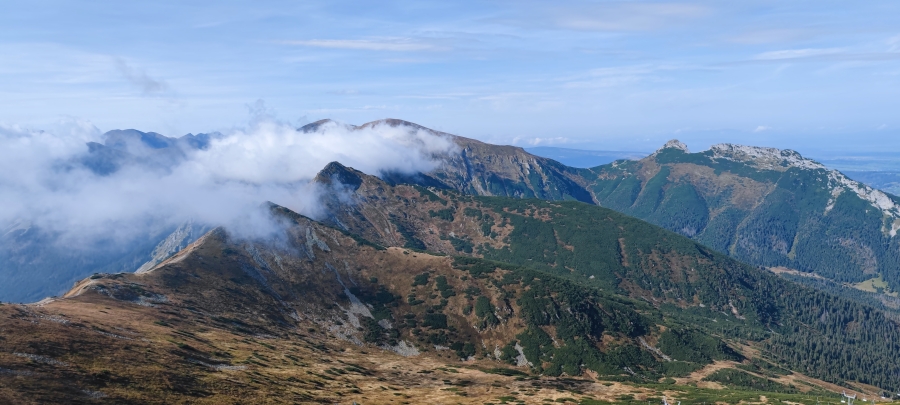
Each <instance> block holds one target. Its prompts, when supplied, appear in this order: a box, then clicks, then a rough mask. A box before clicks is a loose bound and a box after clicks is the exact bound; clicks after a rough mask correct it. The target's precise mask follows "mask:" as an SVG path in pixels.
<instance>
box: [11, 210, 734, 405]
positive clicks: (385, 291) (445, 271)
mask: <svg viewBox="0 0 900 405" xmlns="http://www.w3.org/2000/svg"><path fill="white" fill-rule="evenodd" d="M272 209H273V211H274V212H276V213H277V214H278V215H280V216H281V217H282V218H283V219H284V221H285V226H286V228H285V229H286V231H285V233H284V234H283V235H281V236H280V237H276V238H274V239H268V240H252V241H250V240H241V239H235V238H234V237H233V236H230V235H229V234H228V233H227V232H226V231H224V230H222V229H216V230H213V231H211V232H210V233H208V234H207V235H205V236H203V237H202V238H200V239H199V240H198V241H197V242H196V243H194V244H192V245H191V246H189V247H188V248H187V249H185V250H183V251H181V252H180V253H179V254H177V255H175V256H174V257H172V258H171V259H169V260H167V261H166V262H164V263H162V264H160V265H159V266H157V267H155V268H153V269H151V270H149V271H147V272H144V273H141V274H117V275H97V276H94V277H91V278H89V279H87V280H84V281H83V282H81V283H79V284H78V285H77V286H76V287H75V288H74V289H73V290H72V291H70V292H69V293H68V294H67V295H66V296H65V297H64V298H62V299H59V300H53V301H49V302H45V303H42V304H40V305H31V306H21V305H15V306H10V305H7V306H2V307H0V381H2V382H3V384H0V393H2V394H4V395H5V398H18V399H19V400H25V399H26V398H30V399H32V400H33V399H39V400H40V401H43V402H71V401H73V400H79V401H88V402H89V401H90V400H91V399H92V398H93V399H102V400H103V401H112V402H116V403H150V402H153V403H173V402H192V403H194V402H199V403H248V402H253V403H256V402H265V401H267V400H270V401H271V400H274V401H276V402H297V401H314V402H327V403H332V402H334V401H335V400H341V401H348V402H349V401H350V400H360V399H363V398H364V399H366V402H368V403H372V402H371V401H373V400H375V399H376V398H379V397H387V398H396V396H395V395H399V396H402V397H405V398H410V397H417V396H419V395H423V398H427V397H431V398H433V399H440V398H441V397H443V396H456V395H462V396H463V397H462V398H458V400H459V402H463V401H465V402H474V403H483V402H484V400H487V399H497V398H498V397H501V398H502V397H504V396H506V397H509V396H510V395H516V394H518V392H517V390H519V391H522V390H525V391H526V392H529V393H530V394H531V395H533V396H535V398H534V399H535V400H539V399H543V398H549V399H554V398H561V397H562V396H564V395H567V394H568V395H573V393H572V391H574V392H577V393H578V395H579V396H582V397H584V396H585V395H588V398H590V397H591V396H594V395H598V394H599V396H600V397H601V398H604V397H605V399H613V398H612V397H611V396H610V395H608V393H607V395H603V393H602V392H601V391H603V390H604V388H602V387H603V386H601V385H599V384H596V383H594V382H592V381H590V380H557V379H546V378H545V379H541V380H532V381H531V382H529V383H527V384H518V383H516V382H514V381H512V378H510V376H514V377H518V378H519V379H522V376H526V375H527V371H529V370H530V371H532V372H535V373H543V374H545V375H549V376H554V375H560V374H563V373H565V374H568V375H569V376H575V375H580V374H582V372H583V371H584V370H592V372H595V373H598V374H599V375H600V376H617V377H618V378H624V379H629V380H635V381H648V380H649V381H656V380H657V379H658V378H661V377H662V376H664V375H675V376H679V375H685V373H686V372H690V371H692V370H695V369H696V368H697V367H698V365H701V364H706V363H709V362H710V361H712V360H713V359H732V360H739V359H741V355H739V354H737V353H736V352H734V351H733V350H732V349H730V348H728V347H727V346H725V345H723V344H722V343H721V342H720V341H718V340H717V339H715V338H710V337H703V338H689V339H687V340H686V343H684V342H682V343H683V344H686V345H687V346H686V347H688V348H691V347H694V346H697V345H701V347H700V349H701V350H700V351H699V352H700V353H702V354H703V355H704V356H707V357H700V358H690V359H684V360H683V361H665V360H664V357H663V356H664V355H661V354H659V353H658V350H656V351H654V350H651V349H650V348H649V346H646V341H647V340H649V341H657V340H659V339H660V338H659V337H658V336H668V335H666V334H665V333H664V332H663V333H662V335H660V333H661V331H660V330H659V329H658V328H657V327H656V326H655V325H654V324H653V323H652V322H651V321H650V320H649V319H648V318H646V316H645V315H642V314H641V313H640V312H645V311H647V310H649V309H650V307H648V306H646V305H644V304H639V303H636V302H632V301H629V300H623V299H621V298H616V297H612V296H608V295H604V294H601V293H600V292H598V291H596V290H593V289H591V288H589V287H585V286H580V285H578V284H575V283H571V282H568V281H565V280H561V279H557V278H555V277H549V276H548V275H546V274H542V273H539V272H535V271H532V270H528V269H525V268H520V267H517V266H511V265H506V264H501V263H491V262H486V261H482V260H478V259H465V258H451V257H447V256H435V255H430V254H424V253H418V252H410V251H408V250H404V249H397V248H388V249H385V248H383V247H380V246H377V245H374V244H371V243H369V242H366V241H365V240H363V239H360V238H358V237H353V236H351V235H347V234H345V233H343V232H341V231H338V230H336V229H333V228H329V227H327V226H324V225H321V224H319V223H316V222H314V221H311V220H309V219H307V218H303V217H301V216H299V215H297V214H295V213H292V212H290V211H288V210H286V209H284V208H281V207H277V206H273V207H272ZM100 314H104V315H100ZM334 338H338V340H337V341H334V342H332V343H326V342H328V341H329V340H331V339H334ZM662 339H663V340H665V338H662ZM642 343H643V345H642ZM707 346H708V347H707ZM379 348H380V350H384V352H381V351H379ZM370 350H374V351H375V352H374V354H372V355H371V356H368V355H366V354H367V353H368V351H370ZM716 350H718V352H716ZM348 352H349V353H348ZM390 352H393V353H396V354H397V355H399V356H397V355H391V354H389V353H390ZM342 353H346V354H342ZM360 353H361V354H362V355H361V354H360ZM400 356H408V357H416V360H415V361H408V360H403V358H402V357H400ZM379 359H386V360H387V361H390V362H392V363H393V364H394V366H393V367H385V366H384V365H383V364H379V363H380V361H379ZM460 359H467V360H466V361H464V362H460ZM326 363H327V364H326ZM448 363H449V364H451V365H456V366H457V367H458V366H461V365H465V366H467V367H469V368H470V370H466V371H465V374H464V375H453V374H459V371H455V370H451V369H447V368H445V365H447V364H448ZM400 365H402V367H398V366H400ZM504 365H506V366H509V365H518V366H521V367H522V371H516V370H510V369H506V368H504ZM498 367H499V368H498ZM392 369H400V370H402V371H395V370H392ZM438 369H439V370H440V371H438ZM479 369H480V370H485V371H478V370H479ZM433 373H434V374H436V375H440V376H442V377H443V381H442V380H438V379H436V378H433V377H431V376H428V377H427V378H426V376H425V375H424V374H433ZM490 373H494V374H498V373H499V374H500V375H499V376H494V375H492V374H490ZM348 374H349V375H348ZM503 375H505V376H507V377H502V376H503ZM385 377H387V378H390V379H391V382H390V383H388V382H380V381H386V380H385ZM463 377H465V378H463ZM473 380H476V381H479V382H480V383H481V384H479V385H474V384H473ZM385 385H395V386H397V385H399V386H401V387H403V389H402V390H400V389H398V388H390V389H388V388H384V386H385ZM379 386H380V388H379ZM448 386H449V388H452V389H449V392H441V390H439V389H438V388H448ZM504 387H507V388H504ZM384 391H388V392H384ZM398 391H399V392H398ZM638 391H640V390H638ZM387 398H384V402H387V401H386V399H387ZM454 402H457V401H455V400H454ZM378 403H381V401H379V402H378Z"/></svg>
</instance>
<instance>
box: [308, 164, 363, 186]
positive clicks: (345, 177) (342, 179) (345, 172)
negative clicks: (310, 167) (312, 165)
mask: <svg viewBox="0 0 900 405" xmlns="http://www.w3.org/2000/svg"><path fill="white" fill-rule="evenodd" d="M361 175H365V174H364V173H362V172H360V171H359V170H356V169H353V168H351V167H347V166H344V165H342V164H340V163H339V162H331V163H329V164H327V165H325V167H324V168H323V169H322V170H320V171H319V173H318V174H316V177H315V179H314V180H313V181H315V182H316V183H319V184H323V185H328V186H334V185H335V184H344V185H347V186H350V187H352V188H353V189H354V190H355V189H357V188H359V186H360V185H361V184H362V182H363V178H362V176H361Z"/></svg>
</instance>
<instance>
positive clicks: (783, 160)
mask: <svg viewBox="0 0 900 405" xmlns="http://www.w3.org/2000/svg"><path fill="white" fill-rule="evenodd" d="M709 150H710V151H712V154H713V156H712V157H713V158H719V159H728V160H734V161H738V162H748V163H753V164H754V165H755V166H756V167H758V168H760V169H781V170H783V168H790V167H798V168H801V169H813V170H814V169H825V166H824V165H822V164H821V163H819V162H816V161H815V160H812V159H807V158H805V157H803V156H801V155H800V154H799V153H797V151H794V150H790V149H778V148H766V147H760V146H746V145H735V144H731V143H720V144H717V145H713V146H711V147H710V148H709Z"/></svg>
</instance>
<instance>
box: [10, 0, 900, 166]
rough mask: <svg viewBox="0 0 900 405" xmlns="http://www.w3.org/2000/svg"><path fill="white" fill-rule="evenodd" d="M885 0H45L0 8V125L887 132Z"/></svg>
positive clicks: (803, 138) (500, 132)
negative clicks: (400, 123)
mask: <svg viewBox="0 0 900 405" xmlns="http://www.w3.org/2000/svg"><path fill="white" fill-rule="evenodd" d="M898 15H900V2H896V1H880V0H873V1H865V2H846V1H828V0H825V1H822V0H819V1H806V0H796V1H788V2H786V1H766V0H762V1H728V2H726V1H684V2H664V1H660V2H657V1H654V2H647V1H590V2H568V1H555V2H552V3H551V2H531V1H483V0H482V1H471V2H467V1H458V2H445V1H441V2H429V1H411V2H405V1H379V2H363V1H356V2H343V1H327V2H317V1H302V2H297V1H284V2H279V1H253V2H250V1H216V2H199V1H184V0H181V1H152V2H122V1H54V0H49V1H44V0H34V1H28V2H9V3H8V4H4V12H3V13H0V55H3V56H2V59H0V125H5V126H6V127H15V128H28V129H29V130H34V129H43V128H49V127H51V126H53V125H55V123H57V122H59V121H60V120H64V121H65V120H68V121H75V122H78V123H80V124H79V125H84V124H89V125H92V126H94V127H96V128H98V129H99V130H101V131H107V130H111V129H120V128H136V129H139V130H142V131H155V132H159V133H161V134H164V135H167V136H180V135H183V134H186V133H200V132H210V131H226V130H228V129H229V128H235V127H240V126H242V125H246V124H247V122H248V120H250V119H252V118H251V117H252V116H253V115H254V114H258V112H259V110H260V109H263V110H265V111H266V112H267V114H270V115H273V116H276V117H277V118H278V119H279V120H281V121H282V122H287V123H290V124H291V125H295V126H299V125H302V124H304V123H308V122H312V121H315V120H319V119H323V118H331V119H335V120H338V121H340V122H345V123H350V124H362V123H365V122H368V121H372V120H376V119H381V118H400V119H405V120H408V121H412V122H416V123H418V124H421V125H424V126H426V127H430V128H434V129H438V130H442V131H445V132H450V133H453V134H457V135H462V136H467V137H472V138H476V139H481V140H484V141H488V142H493V143H501V144H514V145H519V146H523V147H528V146H558V147H567V148H582V149H598V150H629V151H652V150H655V149H656V148H658V147H659V146H661V145H662V144H663V143H664V142H665V141H666V140H668V139H672V138H678V139H680V140H682V141H684V142H685V143H687V144H688V146H689V147H691V149H692V150H702V149H705V148H707V147H708V146H709V145H711V144H715V143H720V142H733V143H741V144H750V145H759V146H773V147H779V148H792V149H796V150H798V151H801V152H802V153H804V154H807V155H808V154H812V155H816V154H819V155H826V154H829V153H830V154H840V153H850V152H854V153H855V152H882V153H884V152H900V114H898V113H897V112H898V109H897V107H898V104H900V103H898V95H900V18H897V16H898Z"/></svg>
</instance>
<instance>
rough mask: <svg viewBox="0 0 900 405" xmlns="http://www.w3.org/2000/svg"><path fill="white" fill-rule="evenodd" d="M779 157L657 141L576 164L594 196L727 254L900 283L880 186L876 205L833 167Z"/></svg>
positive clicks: (899, 255) (898, 256)
mask: <svg viewBox="0 0 900 405" xmlns="http://www.w3.org/2000/svg"><path fill="white" fill-rule="evenodd" d="M788 158H792V156H787V157H786V158H785V160H784V161H783V162H782V164H774V165H767V166H761V165H759V164H758V162H755V161H754V160H752V159H746V160H740V159H737V158H734V157H733V156H721V154H720V155H717V154H716V152H714V151H706V152H701V153H687V152H685V151H683V150H680V149H677V148H666V149H662V150H661V151H659V152H657V153H656V154H654V155H652V156H650V157H648V158H646V159H644V160H641V161H627V162H626V161H620V162H616V163H613V164H610V165H605V166H600V167H597V168H593V169H590V170H586V171H585V172H583V173H584V176H585V177H587V176H593V178H594V180H593V181H592V182H591V185H590V186H589V187H590V190H591V191H592V193H593V195H594V196H595V198H596V199H597V201H598V202H599V203H600V205H603V206H606V207H609V208H612V209H615V210H617V211H620V212H623V213H626V214H628V215H633V216H635V217H637V218H641V219H644V220H647V221H649V222H651V223H654V224H657V225H660V226H662V227H664V228H667V229H670V230H673V231H675V232H678V233H680V234H682V235H685V236H688V237H691V238H693V239H695V240H697V241H699V242H701V243H703V244H705V245H707V246H710V247H712V248H713V249H716V250H718V251H721V252H725V253H728V254H729V255H731V256H733V257H735V258H737V259H740V260H743V261H746V262H748V263H751V264H754V265H759V266H768V267H775V266H782V267H787V268H791V269H796V270H800V271H803V272H811V273H815V274H818V275H820V276H822V277H825V278H828V279H831V280H835V281H838V282H848V283H856V282H861V281H863V280H867V279H872V278H875V277H877V276H878V275H881V276H882V277H883V278H884V279H885V281H887V283H888V285H889V286H890V287H891V289H893V290H897V289H900V272H897V271H896V269H897V268H898V265H900V243H898V241H897V239H896V238H894V237H893V236H892V233H893V232H894V229H895V228H896V220H897V216H896V212H894V211H896V210H895V209H894V208H890V207H894V205H893V204H895V202H896V201H897V199H896V198H895V197H892V196H889V195H884V194H882V196H883V199H882V200H884V202H879V204H882V205H883V206H884V207H887V208H879V207H878V206H875V205H874V204H873V203H872V202H870V201H869V200H865V199H863V197H861V196H860V195H859V194H858V193H856V192H853V191H852V190H851V188H845V187H844V185H843V183H840V181H843V180H842V179H846V178H844V177H843V175H840V174H839V173H836V172H832V171H829V170H826V169H824V168H823V167H818V166H814V162H812V163H809V162H811V161H802V162H804V164H807V165H808V167H807V166H802V165H797V164H792V163H789V162H788V160H787V159H788ZM797 159H800V158H797ZM846 181H849V179H846ZM860 186H861V185H860ZM854 187H855V186H854ZM861 187H863V188H862V189H861V190H862V191H861V192H864V193H871V195H872V196H877V193H876V192H875V191H874V190H871V189H869V190H865V189H864V187H865V186H861ZM872 198H875V197H872Z"/></svg>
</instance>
